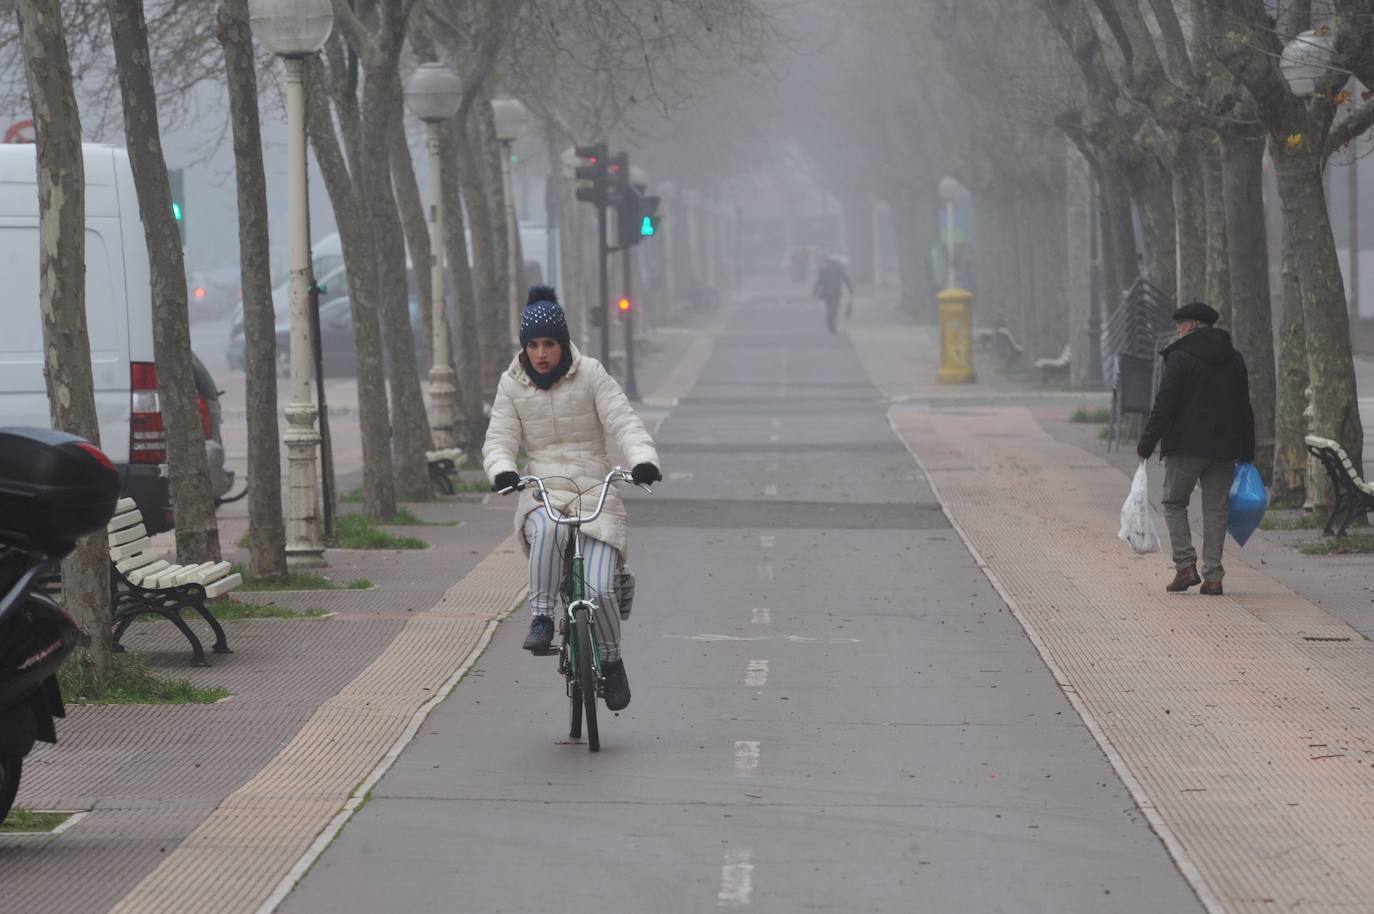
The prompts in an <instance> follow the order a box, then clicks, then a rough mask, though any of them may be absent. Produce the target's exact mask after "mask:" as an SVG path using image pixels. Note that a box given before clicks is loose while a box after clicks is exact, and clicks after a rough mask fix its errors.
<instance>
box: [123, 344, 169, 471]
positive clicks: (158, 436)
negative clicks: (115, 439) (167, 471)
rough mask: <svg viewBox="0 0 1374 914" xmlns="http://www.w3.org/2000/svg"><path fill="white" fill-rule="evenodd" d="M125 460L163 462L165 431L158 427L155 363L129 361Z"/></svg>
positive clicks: (159, 403) (158, 404) (159, 411)
mask: <svg viewBox="0 0 1374 914" xmlns="http://www.w3.org/2000/svg"><path fill="white" fill-rule="evenodd" d="M130 371H131V373H132V376H131V383H130V385H129V386H130V387H131V388H132V393H131V394H130V395H129V397H130V406H131V409H130V413H131V416H130V420H129V462H130V463H153V464H160V463H166V462H167V432H166V431H165V430H164V429H163V427H162V403H161V401H160V400H159V398H158V395H157V366H156V365H154V364H153V363H152V362H132V363H130Z"/></svg>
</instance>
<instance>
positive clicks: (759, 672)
mask: <svg viewBox="0 0 1374 914" xmlns="http://www.w3.org/2000/svg"><path fill="white" fill-rule="evenodd" d="M744 684H745V685H747V686H748V687H749V688H751V689H761V688H763V687H764V686H765V685H767V684H768V661H767V660H750V661H749V665H748V666H747V667H746V668H745V670H744Z"/></svg>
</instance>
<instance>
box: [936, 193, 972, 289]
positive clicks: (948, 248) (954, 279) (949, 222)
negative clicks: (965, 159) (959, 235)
mask: <svg viewBox="0 0 1374 914" xmlns="http://www.w3.org/2000/svg"><path fill="white" fill-rule="evenodd" d="M938 189H939V193H940V199H941V200H944V201H945V288H946V289H954V288H957V287H958V285H959V277H958V275H957V273H956V272H955V268H954V204H955V203H957V202H959V201H962V200H966V199H968V196H969V192H968V190H967V189H966V188H965V187H964V185H962V184H960V183H959V182H958V181H956V180H955V179H954V178H950V177H945V178H941V179H940V186H939V188H938Z"/></svg>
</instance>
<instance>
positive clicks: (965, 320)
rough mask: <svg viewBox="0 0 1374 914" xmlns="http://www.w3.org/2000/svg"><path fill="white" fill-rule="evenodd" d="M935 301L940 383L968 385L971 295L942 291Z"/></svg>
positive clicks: (970, 375) (970, 373) (972, 377)
mask: <svg viewBox="0 0 1374 914" xmlns="http://www.w3.org/2000/svg"><path fill="white" fill-rule="evenodd" d="M935 300H936V301H938V302H939V303H940V371H939V374H938V375H936V380H937V381H939V382H940V383H941V384H972V383H973V382H974V381H976V380H977V378H976V376H975V375H974V373H973V293H971V292H969V291H968V290H967V289H946V290H945V291H943V292H941V293H940V294H939V295H936V296H935Z"/></svg>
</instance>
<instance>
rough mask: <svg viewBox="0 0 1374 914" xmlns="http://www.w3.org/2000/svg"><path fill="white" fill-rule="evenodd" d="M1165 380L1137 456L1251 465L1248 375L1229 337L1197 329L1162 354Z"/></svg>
mask: <svg viewBox="0 0 1374 914" xmlns="http://www.w3.org/2000/svg"><path fill="white" fill-rule="evenodd" d="M1162 355H1163V357H1164V377H1163V379H1162V380H1161V381H1160V384H1159V394H1158V395H1157V396H1156V397H1155V404H1154V408H1153V409H1151V410H1150V418H1149V419H1148V420H1146V422H1145V431H1144V432H1143V433H1141V436H1140V444H1139V445H1138V446H1137V447H1136V454H1138V455H1139V456H1141V457H1144V458H1148V457H1149V456H1150V455H1151V454H1152V453H1153V452H1154V449H1155V445H1156V444H1159V445H1160V452H1161V453H1162V454H1163V456H1165V457H1168V456H1170V455H1171V454H1187V455H1190V456H1195V457H1221V458H1229V459H1232V460H1243V461H1246V462H1247V463H1248V462H1253V461H1254V459H1255V413H1254V410H1253V409H1251V407H1250V376H1249V373H1248V372H1247V371H1246V370H1245V358H1244V357H1243V356H1242V355H1241V354H1240V353H1239V352H1237V351H1236V350H1235V347H1233V346H1232V345H1231V335H1230V334H1229V333H1227V332H1226V331H1225V330H1217V329H1216V328H1215V327H1207V326H1203V327H1199V328H1198V329H1196V330H1194V331H1193V332H1192V333H1189V334H1188V335H1187V336H1184V337H1182V338H1181V339H1179V340H1178V341H1176V342H1174V343H1172V344H1171V345H1169V346H1168V347H1166V348H1165V350H1164V352H1163V353H1162Z"/></svg>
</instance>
